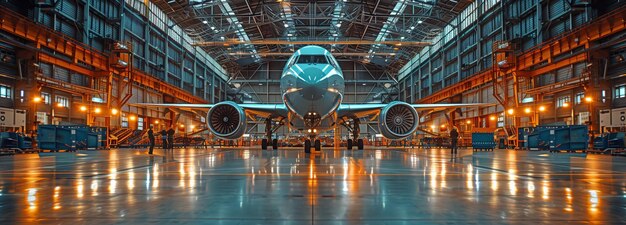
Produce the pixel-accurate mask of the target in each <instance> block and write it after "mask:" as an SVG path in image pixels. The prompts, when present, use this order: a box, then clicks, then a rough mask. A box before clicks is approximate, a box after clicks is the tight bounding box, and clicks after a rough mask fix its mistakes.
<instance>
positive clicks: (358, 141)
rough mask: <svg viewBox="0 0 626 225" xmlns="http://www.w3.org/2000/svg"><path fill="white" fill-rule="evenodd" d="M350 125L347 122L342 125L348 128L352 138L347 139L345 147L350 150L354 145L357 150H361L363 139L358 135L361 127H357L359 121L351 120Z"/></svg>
mask: <svg viewBox="0 0 626 225" xmlns="http://www.w3.org/2000/svg"><path fill="white" fill-rule="evenodd" d="M352 121H353V122H352V124H350V123H349V122H346V123H344V126H345V127H346V128H348V130H349V131H351V132H352V138H353V139H350V138H348V143H347V147H348V150H352V148H353V147H354V146H355V145H356V147H357V149H358V150H363V149H364V147H363V139H360V138H359V134H360V133H361V127H360V126H359V119H353V120H352Z"/></svg>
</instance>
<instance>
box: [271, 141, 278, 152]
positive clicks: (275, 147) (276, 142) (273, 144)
mask: <svg viewBox="0 0 626 225" xmlns="http://www.w3.org/2000/svg"><path fill="white" fill-rule="evenodd" d="M272 148H273V149H274V150H278V139H274V140H272Z"/></svg>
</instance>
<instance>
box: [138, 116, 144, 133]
mask: <svg viewBox="0 0 626 225" xmlns="http://www.w3.org/2000/svg"><path fill="white" fill-rule="evenodd" d="M137 130H143V117H137Z"/></svg>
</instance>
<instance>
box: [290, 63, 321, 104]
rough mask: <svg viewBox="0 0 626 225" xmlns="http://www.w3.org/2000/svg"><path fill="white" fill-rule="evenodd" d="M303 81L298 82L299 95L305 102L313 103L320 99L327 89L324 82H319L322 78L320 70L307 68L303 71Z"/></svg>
mask: <svg viewBox="0 0 626 225" xmlns="http://www.w3.org/2000/svg"><path fill="white" fill-rule="evenodd" d="M303 72H304V73H303V74H302V78H303V80H298V84H297V85H298V87H299V88H301V90H300V94H301V95H302V97H303V98H304V99H306V100H310V101H315V100H318V99H321V98H322V95H323V94H324V92H325V91H326V89H327V86H328V84H326V83H327V81H326V80H323V81H320V79H322V77H324V73H323V72H322V70H320V69H317V68H307V69H305V70H304V71H303Z"/></svg>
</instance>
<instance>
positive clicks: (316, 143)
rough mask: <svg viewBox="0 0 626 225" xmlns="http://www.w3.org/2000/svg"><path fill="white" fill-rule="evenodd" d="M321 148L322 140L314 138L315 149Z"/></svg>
mask: <svg viewBox="0 0 626 225" xmlns="http://www.w3.org/2000/svg"><path fill="white" fill-rule="evenodd" d="M321 150H322V142H321V141H320V140H315V151H318V152H319V151H321Z"/></svg>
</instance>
